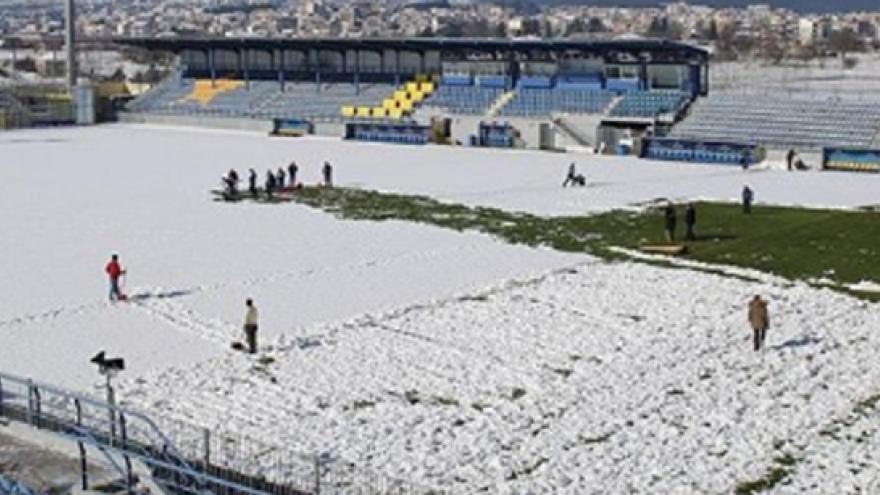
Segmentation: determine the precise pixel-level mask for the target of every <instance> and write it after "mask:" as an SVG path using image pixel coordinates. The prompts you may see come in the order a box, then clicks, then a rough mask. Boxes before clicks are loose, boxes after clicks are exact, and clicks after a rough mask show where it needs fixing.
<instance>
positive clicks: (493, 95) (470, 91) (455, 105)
mask: <svg viewBox="0 0 880 495" xmlns="http://www.w3.org/2000/svg"><path fill="white" fill-rule="evenodd" d="M503 93H504V90H503V89H501V88H494V87H493V88H487V87H480V86H449V85H445V84H444V85H441V86H440V87H438V88H437V89H436V91H434V93H433V94H432V95H431V96H430V97H429V98H427V99H426V100H425V102H424V104H425V105H430V106H434V107H440V108H443V109H445V110H447V111H449V112H451V113H460V114H466V115H482V114H484V113H486V111H487V110H488V108H489V106H490V105H492V103H493V102H495V100H497V99H498V97H499V96H501V95H502V94H503Z"/></svg>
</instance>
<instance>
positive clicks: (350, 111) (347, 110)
mask: <svg viewBox="0 0 880 495" xmlns="http://www.w3.org/2000/svg"><path fill="white" fill-rule="evenodd" d="M342 116H343V117H354V107H353V106H350V105H347V106H344V107H342Z"/></svg>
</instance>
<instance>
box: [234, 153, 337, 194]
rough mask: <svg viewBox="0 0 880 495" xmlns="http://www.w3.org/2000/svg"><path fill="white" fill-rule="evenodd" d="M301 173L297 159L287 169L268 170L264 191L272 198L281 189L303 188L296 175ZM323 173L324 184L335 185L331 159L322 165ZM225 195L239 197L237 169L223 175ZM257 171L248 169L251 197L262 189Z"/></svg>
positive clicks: (325, 185)
mask: <svg viewBox="0 0 880 495" xmlns="http://www.w3.org/2000/svg"><path fill="white" fill-rule="evenodd" d="M297 173H299V165H297V164H296V162H295V161H292V162H290V165H288V166H287V170H286V171H285V169H284V167H278V170H276V171H273V170H272V169H268V170H266V179H265V181H264V182H263V192H265V194H266V197H268V198H271V197H272V195H273V194H275V193H278V192H280V191H290V190H295V189H300V188H302V183H301V182H297V180H296V176H297ZM321 175H322V177H323V183H322V185H323V186H324V187H333V165H331V164H330V162H329V161H325V162H324V166H323V167H321ZM222 180H223V197H224V198H226V199H228V200H235V199H238V198H239V191H238V183H239V182H240V178H239V176H238V172H236V171H235V169H229V172H227V173H226V175H224V176H223V179H222ZM257 181H258V176H257V171H256V170H254V169H250V170H249V171H248V194H250V196H251V198H254V199H256V198H257V197H259V194H260V189H259V188H258V187H257Z"/></svg>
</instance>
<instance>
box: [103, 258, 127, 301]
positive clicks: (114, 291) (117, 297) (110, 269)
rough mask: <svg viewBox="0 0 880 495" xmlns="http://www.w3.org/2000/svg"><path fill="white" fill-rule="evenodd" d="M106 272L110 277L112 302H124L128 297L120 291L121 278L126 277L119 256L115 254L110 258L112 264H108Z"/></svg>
mask: <svg viewBox="0 0 880 495" xmlns="http://www.w3.org/2000/svg"><path fill="white" fill-rule="evenodd" d="M104 271H105V272H107V276H109V277H110V300H111V301H124V300H125V299H126V297H125V295H124V294H123V293H122V292H120V291H119V277H121V276H122V275H125V270H123V269H122V267H121V266H120V265H119V255H116V254H114V255H113V256H111V257H110V262H109V263H107V266H106V267H105V268H104Z"/></svg>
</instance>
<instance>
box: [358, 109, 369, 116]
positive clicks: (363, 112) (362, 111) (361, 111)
mask: <svg viewBox="0 0 880 495" xmlns="http://www.w3.org/2000/svg"><path fill="white" fill-rule="evenodd" d="M370 110H371V109H370V107H358V108H357V116H358V117H369V116H370V115H371V112H370Z"/></svg>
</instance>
